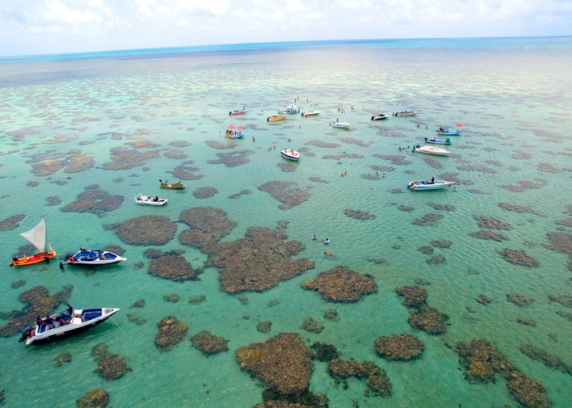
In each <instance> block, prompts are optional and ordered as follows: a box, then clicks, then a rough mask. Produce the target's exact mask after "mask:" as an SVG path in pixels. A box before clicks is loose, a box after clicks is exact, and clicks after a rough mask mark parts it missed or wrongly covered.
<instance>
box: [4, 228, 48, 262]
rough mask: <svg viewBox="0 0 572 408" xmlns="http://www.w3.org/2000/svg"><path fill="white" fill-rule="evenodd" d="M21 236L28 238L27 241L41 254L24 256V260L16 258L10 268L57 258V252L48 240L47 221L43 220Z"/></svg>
mask: <svg viewBox="0 0 572 408" xmlns="http://www.w3.org/2000/svg"><path fill="white" fill-rule="evenodd" d="M20 235H21V236H23V237H24V238H26V240H28V241H29V242H30V243H31V244H32V245H34V246H35V247H36V248H37V249H38V250H39V251H40V252H39V253H37V254H34V255H31V256H26V255H24V256H23V257H22V258H18V257H17V256H14V257H13V258H12V263H11V264H10V266H26V265H33V264H37V263H40V262H49V260H50V259H52V258H54V257H55V256H56V251H54V250H53V249H52V247H51V245H50V243H49V242H48V241H47V240H46V235H47V227H46V220H44V219H43V218H42V220H41V221H40V222H39V223H38V225H36V226H35V227H34V228H32V229H31V230H30V231H27V232H24V233H22V234H20Z"/></svg>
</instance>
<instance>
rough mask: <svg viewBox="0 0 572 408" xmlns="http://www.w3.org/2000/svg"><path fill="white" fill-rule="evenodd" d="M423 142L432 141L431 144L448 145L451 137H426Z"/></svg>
mask: <svg viewBox="0 0 572 408" xmlns="http://www.w3.org/2000/svg"><path fill="white" fill-rule="evenodd" d="M425 143H433V144H442V145H450V144H451V139H449V138H446V139H444V140H443V139H437V138H434V137H432V138H430V139H427V138H425Z"/></svg>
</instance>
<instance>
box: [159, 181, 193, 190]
mask: <svg viewBox="0 0 572 408" xmlns="http://www.w3.org/2000/svg"><path fill="white" fill-rule="evenodd" d="M159 183H160V184H159V185H160V186H161V188H171V189H179V190H180V189H182V188H185V187H186V186H187V185H186V184H184V183H181V182H180V181H177V182H175V183H169V182H168V181H163V180H159Z"/></svg>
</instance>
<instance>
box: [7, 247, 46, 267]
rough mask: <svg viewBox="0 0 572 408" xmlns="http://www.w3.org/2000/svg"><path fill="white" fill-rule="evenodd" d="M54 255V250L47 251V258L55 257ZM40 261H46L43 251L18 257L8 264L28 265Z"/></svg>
mask: <svg viewBox="0 0 572 408" xmlns="http://www.w3.org/2000/svg"><path fill="white" fill-rule="evenodd" d="M55 256H56V251H52V252H48V256H47V258H48V259H52V258H55ZM40 262H46V256H45V254H44V253H39V254H34V255H31V256H26V257H23V258H18V260H16V261H12V263H11V264H10V266H11V267H12V266H28V265H34V264H37V263H40Z"/></svg>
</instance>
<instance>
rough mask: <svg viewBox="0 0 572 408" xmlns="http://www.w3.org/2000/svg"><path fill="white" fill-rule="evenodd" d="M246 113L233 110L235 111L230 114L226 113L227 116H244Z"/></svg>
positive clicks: (243, 110)
mask: <svg viewBox="0 0 572 408" xmlns="http://www.w3.org/2000/svg"><path fill="white" fill-rule="evenodd" d="M246 112H248V111H247V110H246V109H242V110H235V111H232V112H228V116H238V115H244V114H246Z"/></svg>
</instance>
